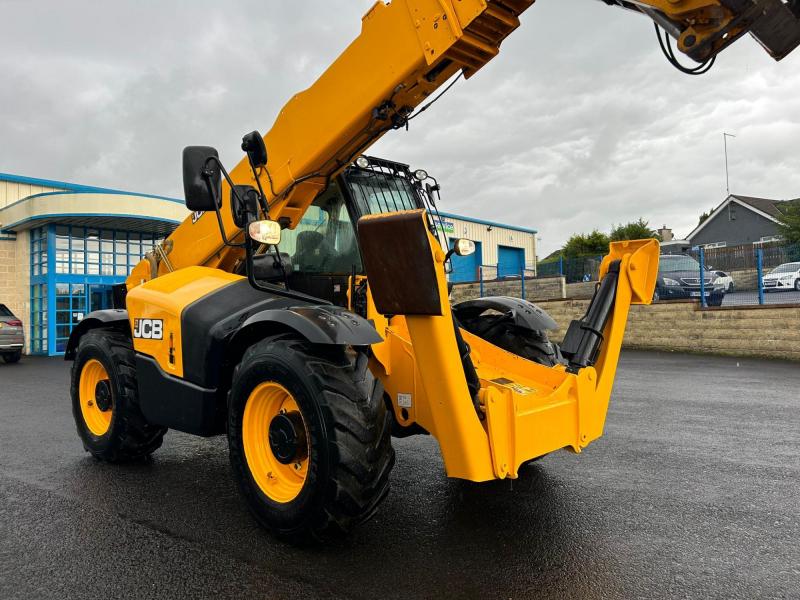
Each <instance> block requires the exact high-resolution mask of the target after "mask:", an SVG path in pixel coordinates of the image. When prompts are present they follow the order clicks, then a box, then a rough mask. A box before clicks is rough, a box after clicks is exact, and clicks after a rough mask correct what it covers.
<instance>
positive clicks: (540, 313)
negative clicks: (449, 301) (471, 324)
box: [453, 296, 558, 331]
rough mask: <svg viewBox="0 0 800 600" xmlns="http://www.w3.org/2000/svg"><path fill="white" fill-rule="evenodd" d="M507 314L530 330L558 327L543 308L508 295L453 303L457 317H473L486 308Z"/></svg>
mask: <svg viewBox="0 0 800 600" xmlns="http://www.w3.org/2000/svg"><path fill="white" fill-rule="evenodd" d="M490 309H491V310H496V311H497V312H501V313H506V314H509V315H510V316H511V317H512V318H513V319H514V324H515V325H516V326H517V327H523V328H525V329H530V330H532V331H545V330H548V329H558V324H557V323H556V322H555V321H554V320H553V318H552V317H551V316H550V315H548V314H547V313H546V312H545V311H544V310H543V309H541V308H539V307H538V306H536V305H535V304H533V303H532V302H528V301H527V300H521V299H519V298H510V297H508V296H490V297H488V298H478V299H477V300H466V301H464V302H459V303H458V304H455V305H453V312H454V313H455V315H456V318H458V319H473V318H475V317H478V316H479V315H480V314H481V313H483V312H486V311H487V310H490Z"/></svg>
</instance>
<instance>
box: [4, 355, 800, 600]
mask: <svg viewBox="0 0 800 600" xmlns="http://www.w3.org/2000/svg"><path fill="white" fill-rule="evenodd" d="M68 376H69V375H68V364H66V363H64V362H63V361H61V360H58V359H35V358H26V359H23V361H22V362H21V363H20V364H18V365H1V364H0V598H2V599H4V600H6V599H9V600H10V599H15V598H59V599H61V598H87V599H88V598H91V599H96V598H132V599H133V598H184V597H187V598H234V597H235V598H237V599H238V598H255V597H258V598H364V599H367V598H418V597H419V598H581V599H586V598H666V597H669V598H685V597H689V598H709V597H712V598H747V599H752V598H800V364H797V363H783V362H767V361H757V360H750V359H731V358H713V357H700V356H686V355H671V354H660V353H640V352H626V353H625V354H624V355H623V357H622V361H621V365H620V371H619V375H618V378H617V382H616V385H615V389H614V395H613V400H612V404H611V409H610V411H609V415H608V421H607V425H606V435H605V436H604V437H603V438H601V439H600V440H598V441H597V442H595V443H594V444H593V445H591V446H590V447H589V448H588V449H587V450H586V451H584V452H583V453H582V454H581V455H574V454H571V453H568V452H565V451H562V452H558V453H555V454H552V455H550V456H547V457H545V458H544V459H542V460H540V461H538V462H537V463H535V464H534V465H533V466H531V467H527V468H526V469H525V471H524V472H523V474H522V476H521V478H520V479H519V480H517V481H515V482H514V484H513V486H512V485H510V484H509V482H495V483H490V484H481V485H478V484H471V483H466V482H460V481H454V480H448V479H447V478H446V477H445V476H444V475H443V472H442V463H441V459H440V458H439V455H438V448H437V445H436V443H435V441H433V440H432V439H430V438H428V437H414V438H408V439H405V440H396V441H395V448H396V450H397V465H396V466H395V469H394V471H393V475H392V490H391V492H390V495H389V497H388V499H387V500H386V502H385V503H384V504H383V505H382V507H381V510H380V511H379V513H378V515H377V516H376V517H375V518H374V519H373V520H371V521H370V522H369V523H367V524H365V525H364V526H362V527H361V528H359V529H358V530H357V531H356V532H355V534H354V535H352V536H351V537H350V538H348V539H347V540H345V541H342V542H337V543H336V544H332V545H329V546H324V547H318V548H305V549H298V548H293V547H291V546H288V545H285V544H283V543H280V542H277V541H275V540H274V539H272V538H271V537H270V536H269V535H268V534H266V533H265V532H263V531H261V530H260V529H259V528H258V527H257V526H256V525H255V523H254V521H253V519H252V518H251V517H250V516H249V514H248V513H247V511H246V508H245V506H244V504H243V502H242V501H241V500H240V499H239V497H238V495H237V493H236V490H235V488H234V484H233V481H232V479H231V477H230V474H229V465H228V458H227V452H226V443H225V440H224V439H223V438H214V439H200V438H193V437H191V436H187V435H183V434H178V433H173V432H170V433H169V434H168V435H167V437H166V439H165V443H164V446H163V447H162V448H161V450H159V451H158V452H157V453H156V454H155V456H154V458H153V460H152V461H150V462H146V463H141V464H134V465H125V466H111V465H105V464H100V463H97V462H95V461H94V460H93V459H92V458H90V457H89V456H88V455H87V454H85V453H84V451H83V448H82V447H81V444H80V442H79V440H78V437H77V435H76V433H75V429H74V425H73V422H72V415H71V411H70V404H69V399H68V392H67V385H68Z"/></svg>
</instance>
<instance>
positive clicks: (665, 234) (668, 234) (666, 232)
mask: <svg viewBox="0 0 800 600" xmlns="http://www.w3.org/2000/svg"><path fill="white" fill-rule="evenodd" d="M658 235H660V236H661V241H662V242H671V241H672V240H674V239H675V236H674V235H672V229H667V226H666V225H662V226H661V229H659V230H658Z"/></svg>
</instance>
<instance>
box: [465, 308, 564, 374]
mask: <svg viewBox="0 0 800 600" xmlns="http://www.w3.org/2000/svg"><path fill="white" fill-rule="evenodd" d="M459 323H460V325H461V326H462V327H464V329H466V330H467V331H469V332H470V333H472V334H474V335H477V336H478V337H479V338H482V339H484V340H486V341H487V342H489V343H490V344H494V345H495V346H497V347H498V348H502V349H503V350H506V351H507V352H511V353H512V354H516V355H517V356H521V357H522V358H527V359H528V360H531V361H533V362H537V363H539V364H541V365H545V366H546V367H552V366H554V365H556V364H558V363H559V362H561V351H560V350H559V348H558V346H557V345H556V344H553V343H552V342H551V341H550V340H549V339H548V337H547V333H546V332H545V331H537V330H533V329H527V328H525V327H520V326H518V325H515V324H514V320H513V319H512V318H511V317H510V316H509V315H506V314H485V315H478V316H477V317H473V318H464V319H460V320H459Z"/></svg>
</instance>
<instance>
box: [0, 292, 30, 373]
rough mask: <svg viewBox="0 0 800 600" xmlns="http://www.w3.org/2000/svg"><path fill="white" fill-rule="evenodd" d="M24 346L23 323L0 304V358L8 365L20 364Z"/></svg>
mask: <svg viewBox="0 0 800 600" xmlns="http://www.w3.org/2000/svg"><path fill="white" fill-rule="evenodd" d="M24 346H25V334H24V333H23V330H22V321H20V320H19V319H18V318H17V317H15V316H14V313H12V312H11V311H10V310H9V309H8V307H7V306H6V305H5V304H0V356H2V357H3V360H4V361H6V362H7V363H15V362H19V359H20V358H22V348H24Z"/></svg>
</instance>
